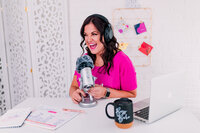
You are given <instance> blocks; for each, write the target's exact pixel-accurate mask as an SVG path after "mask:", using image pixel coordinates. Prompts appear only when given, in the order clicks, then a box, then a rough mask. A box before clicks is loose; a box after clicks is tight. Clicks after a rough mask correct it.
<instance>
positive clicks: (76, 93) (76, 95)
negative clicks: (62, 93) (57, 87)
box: [69, 75, 85, 104]
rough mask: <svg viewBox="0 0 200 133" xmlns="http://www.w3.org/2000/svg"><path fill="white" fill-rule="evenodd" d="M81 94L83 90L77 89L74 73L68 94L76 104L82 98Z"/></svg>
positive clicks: (83, 93)
mask: <svg viewBox="0 0 200 133" xmlns="http://www.w3.org/2000/svg"><path fill="white" fill-rule="evenodd" d="M81 95H83V96H85V92H84V91H82V90H80V89H79V86H78V83H77V80H76V75H74V77H73V80H72V84H71V87H70V89H69V96H70V97H71V98H72V101H73V102H74V103H76V104H78V103H79V102H80V101H81V100H82V98H81Z"/></svg>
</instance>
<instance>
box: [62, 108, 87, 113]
mask: <svg viewBox="0 0 200 133" xmlns="http://www.w3.org/2000/svg"><path fill="white" fill-rule="evenodd" d="M63 111H70V112H79V113H85V111H83V110H76V109H65V108H63Z"/></svg>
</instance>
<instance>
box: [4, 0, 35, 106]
mask: <svg viewBox="0 0 200 133" xmlns="http://www.w3.org/2000/svg"><path fill="white" fill-rule="evenodd" d="M2 7H3V18H4V19H3V20H4V26H5V38H6V39H5V40H6V50H7V60H8V69H9V80H10V90H11V91H10V93H11V99H12V106H14V105H16V104H18V103H20V102H21V101H23V100H24V99H26V98H27V97H30V96H32V95H33V87H32V86H33V85H32V74H31V71H30V70H31V60H30V59H31V58H30V46H29V37H28V26H27V13H26V12H25V0H2Z"/></svg>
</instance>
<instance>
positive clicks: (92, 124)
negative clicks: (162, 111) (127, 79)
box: [0, 98, 200, 133]
mask: <svg viewBox="0 0 200 133" xmlns="http://www.w3.org/2000/svg"><path fill="white" fill-rule="evenodd" d="M111 101H114V99H102V100H99V101H98V104H97V106H95V107H92V108H81V107H79V105H76V104H74V103H73V102H72V101H71V99H70V98H63V99H46V98H29V99H27V100H25V101H24V102H22V103H20V104H18V105H17V106H16V107H15V108H19V107H30V106H31V107H34V108H35V107H37V106H38V105H50V106H52V107H63V108H72V109H81V110H84V111H85V112H86V113H81V114H80V115H78V116H77V117H75V118H74V119H72V120H71V121H69V122H68V123H66V124H65V125H64V126H62V127H60V128H58V129H57V130H53V131H51V130H48V129H44V128H40V127H36V126H31V125H28V124H24V125H23V126H22V127H21V128H7V129H0V133H52V132H53V133H54V132H55V133H121V132H123V133H200V122H199V120H198V119H196V118H195V117H194V116H193V115H192V114H191V113H190V112H189V111H188V110H187V109H180V110H178V111H176V112H174V113H172V114H171V115H169V116H167V117H165V118H163V119H161V120H159V121H156V122H154V123H152V124H145V123H143V122H141V121H138V120H135V121H134V124H133V126H132V127H131V128H129V129H119V128H117V127H116V126H115V124H114V120H111V119H109V118H107V116H106V114H105V106H106V104H107V103H108V102H111ZM111 110H113V108H112V107H110V108H109V111H110V112H111Z"/></svg>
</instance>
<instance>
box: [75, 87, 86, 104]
mask: <svg viewBox="0 0 200 133" xmlns="http://www.w3.org/2000/svg"><path fill="white" fill-rule="evenodd" d="M81 95H82V96H84V97H85V96H86V94H85V92H84V91H83V90H80V89H76V90H75V91H74V92H73V93H72V95H71V98H72V101H73V102H74V103H75V104H78V103H79V102H80V101H81V100H82V97H81Z"/></svg>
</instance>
